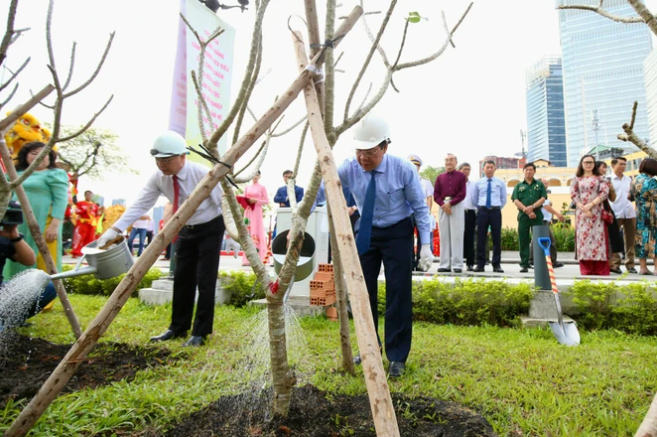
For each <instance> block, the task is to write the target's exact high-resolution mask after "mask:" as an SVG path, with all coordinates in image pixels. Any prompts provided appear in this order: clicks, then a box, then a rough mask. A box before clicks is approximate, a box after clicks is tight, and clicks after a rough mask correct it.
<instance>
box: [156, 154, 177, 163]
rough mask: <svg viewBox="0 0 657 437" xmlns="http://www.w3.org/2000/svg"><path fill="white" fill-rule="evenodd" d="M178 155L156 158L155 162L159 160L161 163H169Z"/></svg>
mask: <svg viewBox="0 0 657 437" xmlns="http://www.w3.org/2000/svg"><path fill="white" fill-rule="evenodd" d="M176 156H177V155H173V156H169V157H168V158H155V162H159V163H160V164H168V163H170V162H171V161H173V158H175V157H176Z"/></svg>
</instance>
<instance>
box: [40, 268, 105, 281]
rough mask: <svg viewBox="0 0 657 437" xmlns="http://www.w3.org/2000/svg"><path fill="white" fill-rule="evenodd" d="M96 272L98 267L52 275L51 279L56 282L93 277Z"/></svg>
mask: <svg viewBox="0 0 657 437" xmlns="http://www.w3.org/2000/svg"><path fill="white" fill-rule="evenodd" d="M96 272H98V269H96V267H93V266H88V267H83V268H81V269H75V270H69V271H68V272H62V273H57V274H56V275H50V279H51V280H53V281H54V280H55V279H66V278H72V277H74V276H82V275H93V274H95V273H96Z"/></svg>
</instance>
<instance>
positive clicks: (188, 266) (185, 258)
mask: <svg viewBox="0 0 657 437" xmlns="http://www.w3.org/2000/svg"><path fill="white" fill-rule="evenodd" d="M224 231H225V226H224V218H223V217H222V216H218V217H217V218H215V219H213V220H210V221H209V222H207V223H202V224H200V225H193V226H192V225H189V226H184V227H183V228H182V229H181V230H180V233H179V234H178V240H177V241H176V247H175V255H174V256H175V257H176V270H175V272H174V276H173V308H172V312H171V325H170V326H169V329H170V330H172V331H174V332H176V333H179V334H182V333H184V332H186V331H188V330H189V328H190V327H191V325H192V316H193V314H194V298H195V297H196V287H197V286H198V305H197V306H196V317H195V318H194V328H193V329H192V335H196V336H201V337H204V336H206V335H209V334H211V333H212V322H213V319H214V295H215V291H216V287H217V271H218V270H219V256H220V254H221V252H220V249H221V239H222V238H223V235H224Z"/></svg>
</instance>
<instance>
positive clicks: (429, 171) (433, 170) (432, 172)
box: [420, 165, 445, 185]
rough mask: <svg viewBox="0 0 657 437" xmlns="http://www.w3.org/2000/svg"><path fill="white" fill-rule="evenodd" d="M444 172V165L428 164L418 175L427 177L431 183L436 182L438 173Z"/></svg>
mask: <svg viewBox="0 0 657 437" xmlns="http://www.w3.org/2000/svg"><path fill="white" fill-rule="evenodd" d="M444 172H445V167H431V166H430V165H428V166H426V167H425V168H424V170H422V171H421V172H420V176H422V177H423V178H425V179H429V180H430V181H431V183H432V184H433V185H435V184H436V178H437V177H438V175H439V174H441V173H444Z"/></svg>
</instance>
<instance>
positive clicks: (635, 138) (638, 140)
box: [618, 102, 657, 159]
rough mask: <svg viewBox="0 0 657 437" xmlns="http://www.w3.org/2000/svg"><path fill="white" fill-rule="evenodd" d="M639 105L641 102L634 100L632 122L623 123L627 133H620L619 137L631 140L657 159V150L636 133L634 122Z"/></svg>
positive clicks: (626, 140)
mask: <svg viewBox="0 0 657 437" xmlns="http://www.w3.org/2000/svg"><path fill="white" fill-rule="evenodd" d="M638 106H639V102H634V105H633V106H632V118H631V120H630V123H629V124H628V123H625V124H624V125H623V131H624V132H625V133H623V134H618V139H619V140H621V141H625V142H630V143H632V144H634V145H635V146H637V147H638V148H639V149H641V150H643V151H644V152H646V153H647V154H648V156H650V157H651V158H654V159H657V150H655V149H653V148H652V147H650V146H649V145H647V144H646V143H645V142H644V141H643V140H642V139H641V138H639V136H638V135H637V134H635V133H634V122H635V120H636V109H637V107H638Z"/></svg>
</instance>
